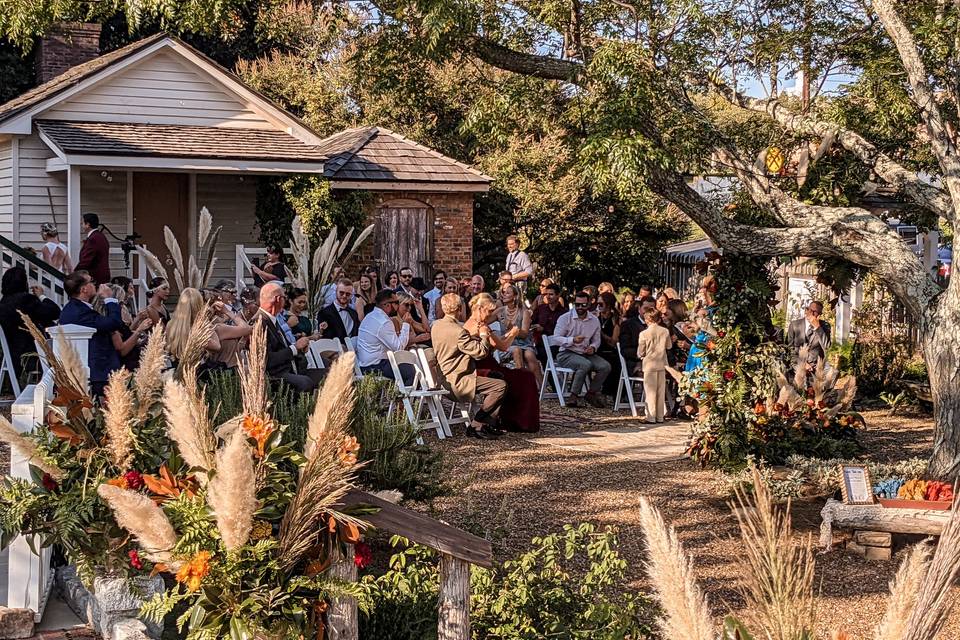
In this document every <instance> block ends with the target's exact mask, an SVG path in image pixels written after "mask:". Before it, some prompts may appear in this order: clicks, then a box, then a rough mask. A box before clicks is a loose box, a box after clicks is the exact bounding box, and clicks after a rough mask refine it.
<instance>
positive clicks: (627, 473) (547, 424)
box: [416, 405, 960, 638]
mask: <svg viewBox="0 0 960 640" xmlns="http://www.w3.org/2000/svg"><path fill="white" fill-rule="evenodd" d="M865 417H866V420H867V424H868V425H869V426H868V431H867V433H865V434H864V444H865V446H866V448H867V451H868V453H869V454H870V455H871V456H872V457H874V458H876V459H882V460H893V459H900V458H905V457H910V456H913V455H919V456H926V455H927V452H928V451H929V447H930V445H931V440H932V425H931V423H930V420H929V418H926V417H922V416H907V417H897V418H890V417H888V416H886V415H885V413H884V412H876V411H871V412H867V413H866V414H865ZM543 422H544V425H543V430H542V431H541V433H540V434H538V435H540V436H556V435H562V434H569V433H573V432H575V431H578V430H580V431H584V430H596V429H611V428H615V427H616V426H627V425H631V424H634V422H633V421H632V420H630V419H625V418H611V417H610V412H609V411H597V410H593V409H578V410H571V409H560V408H559V407H556V405H553V407H552V408H549V409H548V410H547V412H545V415H544V421H543ZM530 437H531V436H530V435H525V434H510V435H508V436H506V437H504V438H502V439H500V440H498V441H496V442H478V441H476V440H472V439H471V440H468V439H467V438H464V437H462V436H459V435H458V437H456V438H454V439H452V440H446V441H443V442H440V443H433V446H438V447H439V448H441V449H442V450H443V452H444V453H445V456H446V457H445V471H444V475H445V479H446V480H447V481H448V482H449V483H450V486H451V487H452V489H453V491H452V492H451V494H450V495H447V496H443V497H441V498H438V499H436V500H434V501H432V502H431V503H429V504H420V505H416V508H419V509H422V510H423V511H425V512H427V513H429V514H430V515H432V516H433V517H436V518H440V519H442V520H444V521H447V522H449V523H451V524H453V525H455V526H458V527H461V528H463V529H466V530H469V531H472V532H474V533H477V534H479V535H486V536H487V537H488V538H490V539H491V540H492V541H493V543H494V552H495V555H496V557H497V559H498V560H503V559H505V558H507V557H509V556H512V555H514V554H516V553H518V552H520V551H522V550H524V549H525V548H527V546H528V543H529V540H530V539H531V538H532V537H533V536H536V535H543V534H546V533H549V532H552V531H556V530H558V529H559V528H560V527H562V525H564V524H566V523H577V522H584V521H587V522H592V523H594V524H597V525H600V526H607V525H609V526H611V527H614V528H615V529H616V530H617V531H618V534H619V538H620V545H621V553H622V554H623V556H624V557H625V558H626V559H627V560H628V561H629V563H630V570H629V571H630V586H631V587H632V588H637V589H645V588H647V587H648V583H647V577H646V575H645V573H644V569H643V559H644V550H643V541H642V533H641V530H640V527H639V523H638V518H637V505H638V503H639V498H640V496H642V495H646V496H649V497H650V498H651V499H652V500H653V501H654V503H655V504H656V505H657V507H659V508H660V509H661V510H662V511H663V513H664V516H665V518H666V519H667V520H668V522H670V523H671V524H672V525H673V526H675V527H676V529H677V531H678V533H679V535H680V538H681V539H682V541H683V544H684V545H685V547H686V549H687V551H688V552H689V553H691V554H692V555H693V557H694V561H695V564H696V569H697V573H698V577H699V580H700V583H701V585H702V586H703V588H704V589H705V591H706V592H707V594H708V597H709V600H710V604H711V607H712V610H713V612H714V614H715V615H716V616H717V618H718V620H719V619H720V618H722V616H723V615H725V614H727V613H729V612H731V611H733V612H735V613H740V614H744V613H747V615H748V612H743V611H742V608H743V606H744V603H743V599H742V598H741V597H740V595H739V593H738V591H737V587H738V584H739V579H740V575H739V573H740V572H739V570H738V566H737V562H736V558H737V554H738V553H739V552H740V549H741V547H740V542H739V538H738V530H737V525H736V520H735V518H734V516H733V515H732V514H731V512H730V510H729V508H728V507H727V505H726V501H725V499H724V498H723V497H721V496H719V495H718V494H717V493H716V488H715V487H716V485H717V477H718V476H717V474H716V473H715V472H712V471H705V470H701V469H699V468H698V467H697V466H696V465H695V464H694V463H692V462H690V461H688V460H687V461H679V462H665V463H650V462H636V461H630V460H623V459H617V458H613V457H610V456H600V455H595V454H592V453H588V452H578V451H571V450H569V449H561V448H557V447H551V446H543V445H536V444H533V443H531V442H529V441H528V438H530ZM533 437H536V436H533ZM822 506H823V501H822V500H817V501H800V502H798V503H797V504H795V505H794V508H793V510H792V515H793V519H794V528H795V530H796V532H797V535H798V536H806V535H812V536H813V537H814V539H816V537H817V535H818V532H819V525H820V516H819V511H820V508H821V507H822ZM902 555H903V550H902V543H901V548H900V549H899V550H898V552H897V554H896V556H895V557H894V559H893V560H892V561H890V562H870V563H868V562H867V561H865V560H864V559H862V558H860V557H858V556H855V555H851V554H848V553H846V552H844V551H835V552H831V553H829V554H826V555H822V556H818V558H817V585H818V589H819V590H820V598H819V600H818V607H819V619H820V620H821V624H822V625H823V628H822V629H821V632H826V631H831V630H835V629H843V630H845V631H847V632H848V633H850V634H852V637H853V638H869V637H872V625H874V624H875V623H876V622H877V621H878V620H879V619H880V617H881V616H882V614H883V611H884V608H885V604H886V603H885V598H886V595H887V590H888V586H887V585H888V583H889V581H890V579H891V578H892V577H893V574H894V572H895V571H896V567H897V565H898V563H899V560H900V558H901V557H902ZM942 637H943V638H960V610H955V611H954V612H953V614H952V616H951V619H950V621H949V626H948V629H947V630H945V632H944V633H943V635H942Z"/></svg>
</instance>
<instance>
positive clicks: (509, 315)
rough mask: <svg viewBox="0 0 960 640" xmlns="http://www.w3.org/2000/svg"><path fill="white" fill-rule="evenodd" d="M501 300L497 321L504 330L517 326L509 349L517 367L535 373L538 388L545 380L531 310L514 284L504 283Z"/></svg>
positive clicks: (514, 365)
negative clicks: (535, 339)
mask: <svg viewBox="0 0 960 640" xmlns="http://www.w3.org/2000/svg"><path fill="white" fill-rule="evenodd" d="M500 302H501V303H503V306H502V307H500V309H498V310H497V316H496V318H497V322H499V323H500V328H501V330H503V331H504V332H506V331H509V330H510V329H512V328H514V327H516V328H517V337H516V338H515V339H514V341H513V344H512V345H511V346H510V348H509V349H507V354H509V355H510V356H511V358H512V360H513V367H514V368H515V369H528V370H529V371H530V372H531V373H533V377H534V379H535V380H536V383H537V389H539V388H540V384H541V383H542V382H543V372H542V371H541V369H540V362H539V361H538V360H537V347H536V345H535V344H534V342H533V331H531V329H530V310H529V309H527V308H526V307H525V306H524V305H523V303H522V302H520V292H519V291H518V290H517V287H516V286H514V285H512V284H507V285H503V288H502V289H501V290H500Z"/></svg>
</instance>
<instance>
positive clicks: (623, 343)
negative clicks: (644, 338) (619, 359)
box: [618, 305, 647, 375]
mask: <svg viewBox="0 0 960 640" xmlns="http://www.w3.org/2000/svg"><path fill="white" fill-rule="evenodd" d="M646 328H647V325H646V324H645V323H644V322H643V320H642V319H641V317H640V309H639V307H637V306H636V305H632V306H631V307H630V308H629V309H627V311H626V314H625V315H624V318H623V321H622V322H620V338H619V341H618V342H619V343H620V353H622V354H623V360H624V362H626V363H627V371H628V372H629V373H630V375H636V369H637V363H639V362H640V360H639V358H637V345H638V344H639V343H640V333H641V332H642V331H643V330H644V329H646Z"/></svg>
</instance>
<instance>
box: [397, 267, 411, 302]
mask: <svg viewBox="0 0 960 640" xmlns="http://www.w3.org/2000/svg"><path fill="white" fill-rule="evenodd" d="M412 285H413V269H411V268H410V267H403V268H401V269H400V286H398V287H397V292H403V293H406V294H407V295H411V296H412V295H413V286H412Z"/></svg>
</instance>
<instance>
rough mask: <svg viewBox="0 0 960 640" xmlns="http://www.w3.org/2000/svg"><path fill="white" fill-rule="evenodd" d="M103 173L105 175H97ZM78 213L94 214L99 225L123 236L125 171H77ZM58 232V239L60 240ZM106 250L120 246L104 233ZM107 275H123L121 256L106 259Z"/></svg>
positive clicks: (125, 207) (125, 228)
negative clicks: (106, 244)
mask: <svg viewBox="0 0 960 640" xmlns="http://www.w3.org/2000/svg"><path fill="white" fill-rule="evenodd" d="M102 173H106V174H107V175H106V176H104V175H101V174H102ZM80 212H81V213H88V212H90V213H96V214H97V215H99V216H100V223H101V224H105V225H107V227H108V228H109V229H110V231H112V232H113V233H114V234H116V235H117V236H118V237H120V238H122V237H123V236H125V235H126V234H127V233H129V232H128V231H127V172H126V171H112V170H104V171H98V170H93V171H81V172H80ZM63 233H64V232H63V231H61V232H60V238H61V240H62V239H63V238H64V235H63ZM107 238H108V239H109V240H110V247H111V248H113V247H119V246H120V243H119V242H118V241H117V240H115V239H114V238H113V237H111V236H110V235H109V234H107ZM110 273H111V274H112V275H121V274H124V273H126V268H125V267H124V264H123V255H122V254H119V255H113V256H111V259H110Z"/></svg>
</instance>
